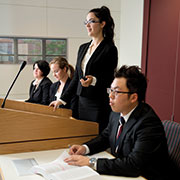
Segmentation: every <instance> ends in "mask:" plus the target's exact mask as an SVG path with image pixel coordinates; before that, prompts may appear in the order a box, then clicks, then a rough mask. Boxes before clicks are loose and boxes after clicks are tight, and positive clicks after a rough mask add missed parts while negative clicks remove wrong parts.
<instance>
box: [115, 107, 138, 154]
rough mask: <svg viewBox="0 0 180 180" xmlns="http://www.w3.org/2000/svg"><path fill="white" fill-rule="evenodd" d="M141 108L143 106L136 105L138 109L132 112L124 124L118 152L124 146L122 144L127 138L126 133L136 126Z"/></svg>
mask: <svg viewBox="0 0 180 180" xmlns="http://www.w3.org/2000/svg"><path fill="white" fill-rule="evenodd" d="M140 110H141V106H140V105H138V107H136V109H135V110H134V112H132V114H131V115H130V117H129V119H128V121H127V122H126V123H125V124H124V126H123V131H122V133H121V136H120V141H119V148H118V152H119V151H120V149H121V148H122V144H123V141H124V139H125V135H126V134H127V132H128V131H129V130H131V128H132V127H133V126H134V124H135V123H136V122H137V116H138V114H139V113H140Z"/></svg>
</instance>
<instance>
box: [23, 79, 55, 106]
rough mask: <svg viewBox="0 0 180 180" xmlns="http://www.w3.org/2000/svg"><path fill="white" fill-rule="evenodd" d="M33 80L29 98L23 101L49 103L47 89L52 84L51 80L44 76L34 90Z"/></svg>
mask: <svg viewBox="0 0 180 180" xmlns="http://www.w3.org/2000/svg"><path fill="white" fill-rule="evenodd" d="M34 81H35V80H33V81H32V82H31V85H30V90H29V99H28V100H26V101H25V102H30V103H37V104H44V105H49V89H50V86H51V84H52V82H51V80H50V79H49V78H48V77H44V78H43V79H42V81H41V82H40V84H39V86H38V88H37V89H36V90H35V86H34V85H33V82H34Z"/></svg>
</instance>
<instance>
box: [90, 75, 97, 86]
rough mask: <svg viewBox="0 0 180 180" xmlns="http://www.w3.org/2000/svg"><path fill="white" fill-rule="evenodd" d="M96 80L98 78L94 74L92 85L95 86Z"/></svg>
mask: <svg viewBox="0 0 180 180" xmlns="http://www.w3.org/2000/svg"><path fill="white" fill-rule="evenodd" d="M96 82H97V79H96V77H94V76H93V80H92V83H91V86H95V85H96Z"/></svg>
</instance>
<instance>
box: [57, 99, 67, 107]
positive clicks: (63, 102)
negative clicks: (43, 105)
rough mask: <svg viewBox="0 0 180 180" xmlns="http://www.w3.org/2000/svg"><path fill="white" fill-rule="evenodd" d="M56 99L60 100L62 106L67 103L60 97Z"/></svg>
mask: <svg viewBox="0 0 180 180" xmlns="http://www.w3.org/2000/svg"><path fill="white" fill-rule="evenodd" d="M58 101H60V102H61V103H62V104H63V105H64V106H65V105H66V104H67V103H66V102H65V101H63V100H62V99H58Z"/></svg>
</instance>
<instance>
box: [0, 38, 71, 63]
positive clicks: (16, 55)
mask: <svg viewBox="0 0 180 180" xmlns="http://www.w3.org/2000/svg"><path fill="white" fill-rule="evenodd" d="M1 38H4V39H6V38H7V39H12V40H13V43H14V54H1V53H0V56H6V57H8V56H13V57H14V61H13V62H10V61H0V64H19V63H21V60H19V59H18V57H21V56H27V57H28V56H35V57H38V56H39V57H42V58H40V60H41V59H43V60H47V58H48V57H53V56H54V57H57V56H63V57H65V58H67V46H68V39H67V38H49V37H48V38H46V37H27V36H24V37H19V36H18V37H12V36H0V39H1ZM19 39H38V40H41V41H42V54H41V55H31V54H29V55H28V54H19V53H18V40H19ZM47 40H64V41H65V54H57V55H49V54H48V55H47V54H46V41H47ZM47 61H48V60H47ZM28 64H32V63H29V62H28Z"/></svg>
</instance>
